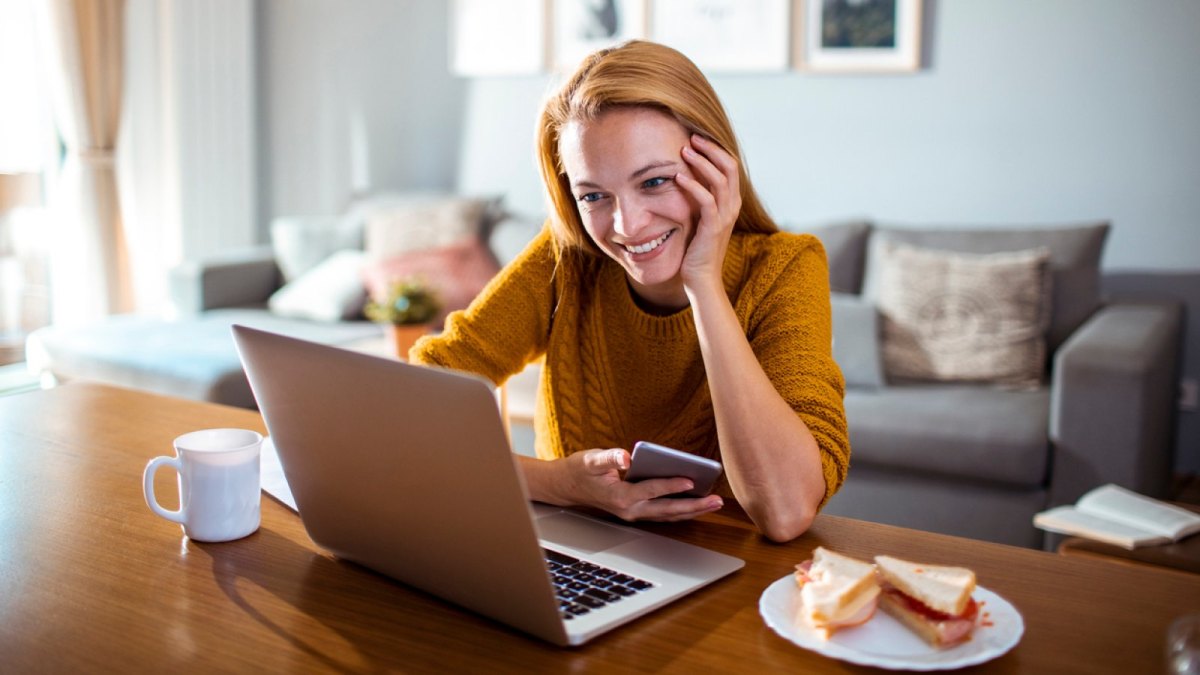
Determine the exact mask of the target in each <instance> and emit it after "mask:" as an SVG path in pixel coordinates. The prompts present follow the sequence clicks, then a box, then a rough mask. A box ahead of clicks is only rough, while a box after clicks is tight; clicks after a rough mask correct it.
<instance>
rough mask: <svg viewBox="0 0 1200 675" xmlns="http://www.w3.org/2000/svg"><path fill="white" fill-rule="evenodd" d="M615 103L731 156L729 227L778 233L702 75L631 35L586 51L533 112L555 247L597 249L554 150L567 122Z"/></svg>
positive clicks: (726, 119) (678, 55)
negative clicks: (667, 119)
mask: <svg viewBox="0 0 1200 675" xmlns="http://www.w3.org/2000/svg"><path fill="white" fill-rule="evenodd" d="M617 106H635V107H636V106H645V107H650V108H655V109H658V110H662V111H664V112H666V113H668V114H670V115H671V116H673V117H674V118H675V119H676V120H678V121H679V123H680V124H682V125H683V126H684V128H686V129H687V130H688V131H689V132H690V133H696V134H699V135H701V136H704V137H706V138H709V139H711V140H712V141H714V142H716V144H717V145H719V146H721V148H722V149H724V150H725V151H726V152H728V153H729V154H731V155H733V156H734V157H736V158H738V179H739V184H740V185H741V194H742V210H741V213H739V214H738V219H737V222H736V223H735V224H734V230H741V231H746V232H776V231H778V229H779V228H778V227H777V226H776V225H775V222H774V221H773V220H771V217H770V216H768V215H767V212H766V209H765V208H763V205H762V202H761V201H759V199H758V195H757V194H755V192H754V188H753V186H752V185H751V184H750V178H749V176H748V175H747V173H746V167H745V162H743V161H741V151H740V150H739V149H738V143H737V138H736V137H735V136H734V133H733V125H732V124H730V123H729V117H728V115H726V114H725V109H724V107H722V106H721V101H720V99H718V98H717V93H716V92H715V91H713V88H712V85H711V84H709V82H708V80H707V79H706V78H705V77H704V74H703V73H701V72H700V69H699V68H697V67H696V65H695V64H694V63H692V62H691V61H690V60H689V59H688V58H687V57H686V56H684V55H683V54H681V53H679V52H678V51H676V50H674V49H671V48H670V47H667V46H665V45H660V44H657V43H654V42H646V41H643V40H632V41H629V42H625V43H623V44H620V45H618V46H615V47H611V48H608V49H601V50H599V51H597V52H594V53H592V54H591V55H589V56H588V57H586V58H585V59H584V60H583V63H581V64H580V66H579V68H578V69H576V71H575V72H574V73H573V74H572V75H571V77H570V78H569V79H568V80H567V82H566V83H565V84H564V85H563V86H562V87H561V88H560V89H559V90H558V91H557V92H555V93H554V94H553V95H551V96H550V98H549V99H547V100H546V102H545V104H543V106H542V111H541V115H540V116H539V117H538V129H537V155H538V164H539V168H540V169H541V172H542V181H543V183H544V184H545V187H546V191H547V193H548V197H549V200H550V207H551V215H550V231H551V233H552V234H553V236H554V241H555V244H556V248H557V249H558V251H559V253H563V252H565V251H566V250H568V249H574V250H577V251H591V252H593V253H595V252H597V249H596V248H595V244H594V243H593V242H592V240H591V238H590V237H588V235H587V232H586V231H584V229H583V221H582V220H581V219H580V216H579V210H578V208H577V206H576V204H575V198H574V196H573V195H572V192H571V184H570V181H569V180H568V178H567V172H566V170H565V169H564V168H563V166H562V161H561V158H560V156H559V146H558V144H559V138H560V135H561V132H562V129H563V127H564V126H566V125H567V123H569V122H573V121H592V120H595V119H597V118H598V117H600V116H601V115H602V114H603V113H605V112H606V111H608V110H610V109H612V108H614V107H617Z"/></svg>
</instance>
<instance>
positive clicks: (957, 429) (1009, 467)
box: [845, 383, 1050, 486]
mask: <svg viewBox="0 0 1200 675" xmlns="http://www.w3.org/2000/svg"><path fill="white" fill-rule="evenodd" d="M845 405H846V420H847V422H848V424H849V426H850V447H851V448H853V452H854V456H853V458H852V462H853V463H866V464H871V465H874V466H881V467H892V468H897V469H905V470H912V471H920V472H929V473H936V474H941V475H944V476H952V477H963V478H975V479H980V480H985V481H991V482H1000V483H1008V484H1013V485H1021V486H1033V485H1041V484H1043V483H1044V481H1045V480H1046V472H1047V467H1048V465H1049V464H1048V462H1049V454H1050V442H1049V440H1048V433H1049V423H1050V392H1049V390H1048V389H1047V388H1046V387H1041V388H1038V389H1034V390H1029V391H1005V390H1000V389H995V388H992V387H980V386H977V385H965V384H963V385H947V384H932V383H920V384H908V385H905V386H899V387H894V386H888V387H883V388H881V389H877V390H874V391H870V390H865V389H850V390H847V391H846V399H845ZM850 473H851V476H853V474H854V470H853V467H852V468H851V471H850Z"/></svg>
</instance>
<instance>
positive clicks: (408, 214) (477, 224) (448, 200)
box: [364, 196, 495, 260]
mask: <svg viewBox="0 0 1200 675" xmlns="http://www.w3.org/2000/svg"><path fill="white" fill-rule="evenodd" d="M494 202H495V200H491V199H482V198H473V197H456V196H427V197H423V198H421V197H410V198H407V199H403V200H398V201H390V202H389V201H383V202H379V203H377V204H376V205H375V207H374V208H373V209H371V210H370V211H368V212H367V214H366V217H365V221H364V222H365V228H366V230H365V240H366V243H365V246H366V250H367V254H368V255H369V256H370V258H371V260H383V259H387V258H391V257H394V256H397V255H400V254H403V253H409V252H412V251H418V250H421V249H429V248H437V247H442V246H448V245H451V244H455V243H458V242H461V241H465V240H468V239H479V240H483V239H485V238H486V236H487V234H488V232H487V231H486V230H487V229H488V227H489V218H490V216H491V212H492V211H493V210H494V206H495V204H494Z"/></svg>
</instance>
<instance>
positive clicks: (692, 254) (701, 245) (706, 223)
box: [675, 134, 742, 289]
mask: <svg viewBox="0 0 1200 675" xmlns="http://www.w3.org/2000/svg"><path fill="white" fill-rule="evenodd" d="M681 154H682V156H683V160H684V162H686V163H687V165H688V166H689V167H690V168H691V175H688V174H687V173H685V172H680V173H679V174H677V175H676V176H675V182H676V183H677V184H678V185H679V186H680V187H681V188H682V189H683V190H684V192H686V193H687V194H688V195H689V196H690V197H691V199H692V201H693V202H694V203H695V204H696V206H697V207H698V210H699V214H698V218H697V221H696V232H695V234H694V235H693V236H692V241H691V243H690V244H689V245H688V250H687V254H686V255H685V256H684V258H683V265H682V267H681V269H680V272H681V274H682V276H683V284H684V287H685V288H688V289H696V288H699V287H701V286H702V285H704V284H715V286H716V288H722V282H721V268H722V265H723V264H724V262H725V249H726V248H728V246H729V237H730V235H731V234H732V233H733V226H734V223H736V222H737V219H738V214H740V213H741V210H742V190H741V183H740V179H739V178H738V160H737V158H736V157H734V156H733V155H731V154H729V153H728V152H726V151H725V150H723V149H722V148H721V147H720V146H719V145H717V144H716V143H714V142H713V141H711V140H709V139H707V138H704V137H702V136H700V135H699V134H692V136H691V141H690V142H689V143H688V144H687V145H686V146H684V147H683V149H682V150H681Z"/></svg>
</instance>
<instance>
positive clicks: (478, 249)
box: [363, 238, 500, 324]
mask: <svg viewBox="0 0 1200 675" xmlns="http://www.w3.org/2000/svg"><path fill="white" fill-rule="evenodd" d="M499 271H500V264H499V263H498V262H496V257H495V256H494V255H492V252H491V251H490V250H488V248H487V246H485V245H484V244H483V242H481V241H479V240H478V239H474V238H472V239H468V240H466V241H462V242H459V243H456V244H451V245H449V246H443V247H439V248H429V249H424V250H419V251H409V252H407V253H402V254H400V255H396V256H393V257H390V258H383V259H381V260H377V261H375V262H372V263H369V264H368V265H367V266H366V268H365V269H364V270H363V276H364V281H365V282H366V286H367V291H368V292H369V293H370V294H371V297H372V298H373V299H375V300H377V301H378V300H382V299H384V298H386V297H387V293H388V288H389V287H390V286H391V285H392V283H393V282H394V281H396V280H398V279H403V278H406V277H417V278H420V279H424V280H425V281H426V282H428V283H429V284H430V285H431V286H432V287H433V288H434V289H435V290H436V291H437V294H438V297H439V298H441V300H442V311H441V313H440V314H438V316H437V318H435V319H434V321H435V322H436V323H438V324H441V323H442V322H443V321H445V319H446V315H447V314H449V313H450V312H453V311H454V310H457V309H465V308H466V306H467V305H469V304H471V301H472V300H474V299H475V296H476V295H479V292H480V291H482V290H483V287H484V286H486V285H487V283H488V282H489V281H491V279H492V277H493V276H495V275H496V272H499Z"/></svg>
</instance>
